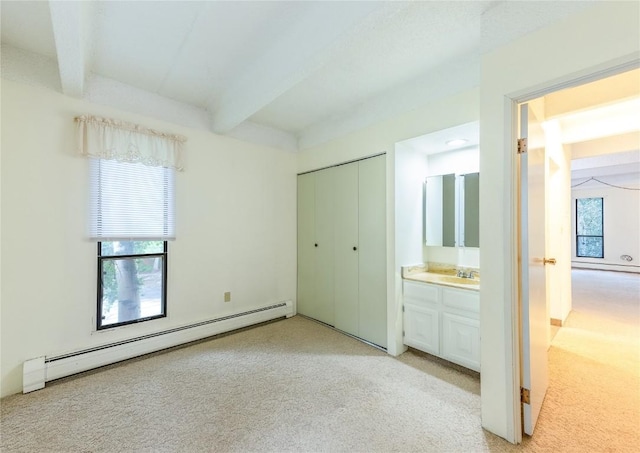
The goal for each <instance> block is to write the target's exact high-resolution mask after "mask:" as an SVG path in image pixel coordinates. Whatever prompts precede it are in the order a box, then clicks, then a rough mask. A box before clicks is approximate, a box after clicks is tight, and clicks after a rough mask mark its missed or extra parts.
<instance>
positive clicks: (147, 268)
mask: <svg viewBox="0 0 640 453" xmlns="http://www.w3.org/2000/svg"><path fill="white" fill-rule="evenodd" d="M98 275H99V276H100V281H99V282H98V316H97V319H98V325H97V328H98V329H105V328H110V327H116V326H121V325H125V324H130V323H134V322H141V321H147V320H150V319H156V318H161V317H164V316H166V313H167V299H166V290H167V242H166V241H108V242H98Z"/></svg>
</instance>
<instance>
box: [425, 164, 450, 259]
mask: <svg viewBox="0 0 640 453" xmlns="http://www.w3.org/2000/svg"><path fill="white" fill-rule="evenodd" d="M456 208H457V206H456V176H455V174H453V173H451V174H448V175H438V176H430V177H428V178H427V179H426V180H425V185H424V214H425V215H424V235H425V243H426V245H429V246H440V247H455V246H456V214H455V213H456Z"/></svg>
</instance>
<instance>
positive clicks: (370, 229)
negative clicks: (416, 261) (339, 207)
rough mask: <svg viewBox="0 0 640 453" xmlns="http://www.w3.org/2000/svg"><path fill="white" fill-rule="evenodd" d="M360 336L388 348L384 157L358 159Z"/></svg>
mask: <svg viewBox="0 0 640 453" xmlns="http://www.w3.org/2000/svg"><path fill="white" fill-rule="evenodd" d="M358 205H359V228H358V237H359V242H360V247H359V249H358V254H359V256H358V259H359V263H358V264H359V311H360V313H359V319H360V334H359V336H360V337H361V338H363V339H365V340H367V341H370V342H372V343H374V344H377V345H379V346H382V347H385V348H386V347H387V278H386V266H387V246H386V244H387V240H386V231H387V228H386V222H387V211H386V209H387V208H386V156H384V155H383V156H378V157H374V158H371V159H366V160H363V161H361V162H360V165H359V177H358Z"/></svg>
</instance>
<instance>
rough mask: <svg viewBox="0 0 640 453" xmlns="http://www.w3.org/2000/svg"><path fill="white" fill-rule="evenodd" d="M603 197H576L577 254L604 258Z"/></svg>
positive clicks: (578, 255)
mask: <svg viewBox="0 0 640 453" xmlns="http://www.w3.org/2000/svg"><path fill="white" fill-rule="evenodd" d="M603 212H604V210H603V199H602V198H578V199H576V256H577V257H586V258H604V236H603V219H604V216H603Z"/></svg>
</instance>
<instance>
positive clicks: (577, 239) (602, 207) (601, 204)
mask: <svg viewBox="0 0 640 453" xmlns="http://www.w3.org/2000/svg"><path fill="white" fill-rule="evenodd" d="M586 198H599V199H600V221H601V222H602V223H601V225H600V231H602V234H600V235H596V234H578V200H583V199H586ZM580 238H600V239H602V248H601V252H602V253H601V256H585V255H579V252H578V250H580V246H579V243H580ZM576 258H593V259H604V198H603V197H583V198H576Z"/></svg>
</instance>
